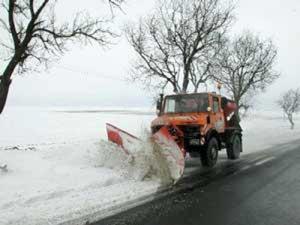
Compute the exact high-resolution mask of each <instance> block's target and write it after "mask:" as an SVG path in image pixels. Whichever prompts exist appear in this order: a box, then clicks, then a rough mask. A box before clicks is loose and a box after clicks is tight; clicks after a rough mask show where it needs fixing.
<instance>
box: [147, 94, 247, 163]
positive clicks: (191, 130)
mask: <svg viewBox="0 0 300 225" xmlns="http://www.w3.org/2000/svg"><path fill="white" fill-rule="evenodd" d="M235 109H236V105H235V103H234V102H233V101H231V100H229V99H227V98H226V97H222V96H221V95H218V94H217V93H214V92H205V93H195V94H177V95H168V96H166V97H163V96H161V99H160V101H158V103H157V110H158V111H157V115H158V117H157V118H156V119H155V120H153V121H152V123H151V129H152V133H155V132H157V131H158V130H159V129H160V128H161V127H163V126H165V127H168V128H169V132H170V133H171V134H172V135H173V136H174V139H175V140H176V142H177V143H178V145H179V146H180V147H181V148H182V149H184V151H185V152H188V153H189V154H190V156H192V157H197V156H200V158H201V161H202V164H203V165H204V166H208V167H211V166H214V165H215V163H216V162H217V157H218V151H220V150H221V149H223V148H226V149H227V155H228V158H229V159H237V158H238V157H239V154H240V152H241V151H242V139H241V137H242V134H241V133H242V129H241V127H240V126H239V123H238V121H236V119H235V114H234V111H235Z"/></svg>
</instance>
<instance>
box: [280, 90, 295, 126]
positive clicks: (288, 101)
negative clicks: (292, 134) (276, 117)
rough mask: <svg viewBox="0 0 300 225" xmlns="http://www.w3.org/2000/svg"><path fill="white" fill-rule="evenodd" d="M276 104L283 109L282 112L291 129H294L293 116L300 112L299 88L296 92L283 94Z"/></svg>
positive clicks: (290, 91)
mask: <svg viewBox="0 0 300 225" xmlns="http://www.w3.org/2000/svg"><path fill="white" fill-rule="evenodd" d="M277 104H278V105H279V106H280V107H281V108H282V109H283V112H284V113H285V115H286V116H287V118H288V120H289V122H290V124H291V129H294V127H295V123H294V120H293V115H294V114H295V113H297V112H299V111H300V88H298V89H296V90H292V89H291V90H289V91H287V92H286V93H284V94H283V95H282V96H281V97H280V99H279V100H278V101H277Z"/></svg>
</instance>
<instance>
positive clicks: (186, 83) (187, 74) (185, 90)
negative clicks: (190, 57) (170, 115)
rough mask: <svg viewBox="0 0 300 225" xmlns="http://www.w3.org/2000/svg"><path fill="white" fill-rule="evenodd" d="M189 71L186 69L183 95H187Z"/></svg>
mask: <svg viewBox="0 0 300 225" xmlns="http://www.w3.org/2000/svg"><path fill="white" fill-rule="evenodd" d="M189 81H190V80H189V70H188V68H185V69H184V75H183V83H182V93H187V89H188V86H189Z"/></svg>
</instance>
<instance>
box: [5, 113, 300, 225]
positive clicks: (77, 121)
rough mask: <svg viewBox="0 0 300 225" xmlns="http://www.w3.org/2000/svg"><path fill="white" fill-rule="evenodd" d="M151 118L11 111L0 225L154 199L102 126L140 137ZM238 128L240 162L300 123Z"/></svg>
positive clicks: (261, 119) (153, 184) (299, 129)
mask: <svg viewBox="0 0 300 225" xmlns="http://www.w3.org/2000/svg"><path fill="white" fill-rule="evenodd" d="M154 117H155V115H154V113H151V110H148V109H130V110H128V109H127V110H124V109H122V110H118V109H101V110H99V109H90V110H89V111H84V110H77V111H73V110H59V109H37V108H8V110H7V111H6V112H5V113H4V115H1V116H0V129H1V131H0V132H1V135H0V165H3V164H7V166H8V167H7V169H8V171H7V172H5V171H4V170H3V171H2V170H0V190H1V191H0V224H3V225H5V224H58V223H62V222H65V221H68V220H73V219H77V218H81V217H83V216H86V215H90V214H93V213H96V212H99V211H102V210H105V209H110V208H111V207H114V206H118V205H120V204H122V203H126V202H127V201H131V200H134V199H136V198H139V197H142V196H144V195H148V194H151V193H155V192H156V190H157V189H158V188H159V187H160V181H159V180H158V178H155V177H152V178H151V179H150V178H148V179H146V180H144V179H142V178H143V177H144V175H145V171H146V170H147V168H144V167H143V164H139V165H135V164H132V163H131V161H130V158H127V157H126V156H124V155H123V154H122V153H119V154H116V152H117V151H116V150H115V149H114V147H113V146H111V145H109V144H108V143H107V142H106V141H105V140H106V132H105V123H106V122H110V123H112V124H115V125H117V126H119V127H121V128H124V129H125V130H127V131H129V132H131V133H133V134H135V135H137V136H141V135H142V134H143V133H144V130H145V129H147V128H148V127H149V124H150V122H151V120H152V119H153V118H154ZM297 125H298V126H297ZM243 128H244V153H243V154H247V153H251V152H255V151H260V150H263V149H265V148H268V147H271V146H273V145H276V144H280V143H284V142H288V141H290V140H295V139H299V138H300V120H299V118H298V119H297V121H296V128H295V130H294V131H291V130H290V129H289V124H288V123H287V121H285V120H283V119H282V114H281V113H274V112H252V113H251V114H250V115H249V116H248V117H247V118H246V119H245V120H244V122H243ZM145 162H146V160H145ZM145 164H146V163H145ZM144 166H147V165H144Z"/></svg>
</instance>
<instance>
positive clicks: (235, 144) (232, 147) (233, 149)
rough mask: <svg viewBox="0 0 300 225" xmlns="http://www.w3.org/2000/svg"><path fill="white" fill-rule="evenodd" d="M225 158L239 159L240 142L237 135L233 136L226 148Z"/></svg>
mask: <svg viewBox="0 0 300 225" xmlns="http://www.w3.org/2000/svg"><path fill="white" fill-rule="evenodd" d="M226 151H227V157H228V159H238V158H240V153H241V151H242V141H241V138H240V136H239V135H237V134H235V135H234V136H233V137H232V140H231V141H230V144H229V145H228V146H227V149H226Z"/></svg>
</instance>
